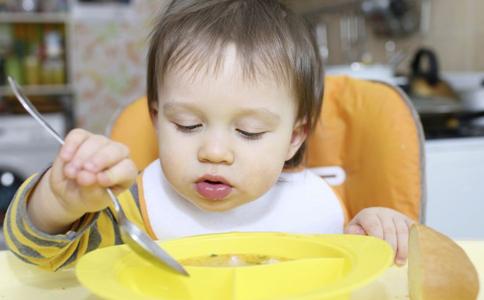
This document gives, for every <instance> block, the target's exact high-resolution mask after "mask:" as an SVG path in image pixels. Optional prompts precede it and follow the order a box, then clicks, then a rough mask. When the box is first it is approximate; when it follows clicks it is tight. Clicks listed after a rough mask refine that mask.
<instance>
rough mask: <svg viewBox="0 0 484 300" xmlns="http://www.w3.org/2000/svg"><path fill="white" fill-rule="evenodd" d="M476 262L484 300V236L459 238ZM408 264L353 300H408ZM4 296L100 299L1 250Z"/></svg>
mask: <svg viewBox="0 0 484 300" xmlns="http://www.w3.org/2000/svg"><path fill="white" fill-rule="evenodd" d="M458 243H459V244H460V245H461V246H462V248H463V249H464V250H465V251H466V252H467V254H468V255H469V257H470V259H471V260H472V261H473V263H474V265H475V266H476V268H477V270H478V272H479V276H480V286H481V292H480V294H479V297H478V299H480V300H484V292H483V291H482V289H483V287H484V240H483V241H459V242H458ZM407 282H408V281H407V267H406V266H404V267H400V268H398V267H391V268H389V269H388V270H387V271H386V272H385V273H384V274H383V275H382V276H381V277H380V278H378V279H377V280H375V281H373V282H372V283H371V284H369V285H368V286H366V287H363V288H361V289H359V290H357V291H355V292H354V293H353V295H352V297H351V300H374V299H380V300H387V299H388V300H390V299H391V300H405V299H408V290H407ZM0 299H2V300H3V299H16V300H17V299H19V300H22V299H29V300H30V299H37V300H42V299H49V300H51V299H69V300H78V299H79V300H81V299H82V300H94V299H99V298H97V297H96V296H94V295H92V294H91V293H90V292H89V291H88V290H87V289H85V288H84V287H82V286H81V285H80V284H79V282H78V281H77V279H76V277H75V274H74V270H72V269H71V270H65V271H60V272H56V273H51V272H46V271H42V270H39V269H36V268H35V267H33V266H30V265H28V264H25V263H23V262H21V261H20V260H19V259H18V258H16V257H15V256H14V255H13V254H11V253H9V252H7V251H0Z"/></svg>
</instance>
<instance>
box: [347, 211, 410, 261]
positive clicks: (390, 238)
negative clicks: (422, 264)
mask: <svg viewBox="0 0 484 300" xmlns="http://www.w3.org/2000/svg"><path fill="white" fill-rule="evenodd" d="M413 223H414V221H413V220H412V219H410V218H409V217H407V216H405V215H404V214H402V213H400V212H398V211H396V210H393V209H390V208H385V207H370V208H366V209H363V210H362V211H360V212H359V213H358V214H357V215H356V216H355V217H354V218H353V220H351V221H350V223H349V224H348V226H347V227H346V228H345V233H349V234H367V235H371V236H375V237H378V238H380V239H383V240H385V241H387V242H388V243H389V244H390V245H391V246H392V248H393V249H394V250H395V253H396V254H395V263H396V264H397V265H400V266H401V265H404V264H405V261H406V260H407V255H408V233H409V228H410V226H411V225H412V224H413Z"/></svg>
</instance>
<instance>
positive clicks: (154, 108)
mask: <svg viewBox="0 0 484 300" xmlns="http://www.w3.org/2000/svg"><path fill="white" fill-rule="evenodd" d="M149 111H150V118H151V123H152V124H153V127H155V129H156V131H158V111H159V110H158V103H153V102H151V103H150V104H149Z"/></svg>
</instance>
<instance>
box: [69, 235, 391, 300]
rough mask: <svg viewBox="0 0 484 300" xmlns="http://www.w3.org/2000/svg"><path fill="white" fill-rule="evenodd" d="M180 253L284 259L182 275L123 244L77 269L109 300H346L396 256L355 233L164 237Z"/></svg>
mask: <svg viewBox="0 0 484 300" xmlns="http://www.w3.org/2000/svg"><path fill="white" fill-rule="evenodd" d="M161 244H162V245H163V248H164V249H165V250H167V251H168V252H169V253H170V254H171V255H173V256H174V257H175V258H177V259H179V260H183V259H186V258H192V257H200V256H210V255H211V254H258V255H267V256H274V257H284V258H288V259H289V260H288V261H284V262H279V263H276V264H268V265H256V266H244V267H192V266H186V269H187V271H188V272H189V273H190V277H182V276H179V275H176V274H174V273H173V272H170V271H167V270H166V269H164V268H157V267H154V266H153V265H151V264H150V263H148V262H146V261H144V260H143V259H142V258H140V257H138V256H137V255H136V254H135V253H134V252H132V251H131V250H130V249H129V248H128V247H127V246H126V245H122V246H114V247H108V248H103V249H99V250H96V251H93V252H91V253H88V254H87V255H85V256H84V257H82V258H81V259H80V261H79V262H78V264H77V267H76V275H77V277H78V278H79V280H80V282H81V283H82V284H83V285H84V286H85V287H87V288H88V289H90V290H91V291H92V292H93V293H94V294H96V295H98V296H101V297H103V298H108V299H170V300H172V299H180V300H189V299H210V300H216V299H223V300H228V299H234V300H243V299H251V300H258V299H260V300H262V299H318V300H322V299H327V300H329V299H331V300H340V299H349V297H350V295H351V292H352V291H353V290H354V289H356V288H359V287H361V286H363V285H365V284H367V283H369V282H370V281H371V280H373V279H375V278H376V277H377V276H379V275H380V274H381V273H382V272H383V271H384V270H385V269H386V268H388V267H389V266H390V265H391V263H392V260H393V251H392V249H391V247H390V246H389V245H388V244H387V243H386V242H384V241H382V240H379V239H376V238H373V237H367V236H354V235H294V234H282V233H225V234H211V235H201V236H195V237H188V238H183V239H178V240H171V241H167V242H163V243H161Z"/></svg>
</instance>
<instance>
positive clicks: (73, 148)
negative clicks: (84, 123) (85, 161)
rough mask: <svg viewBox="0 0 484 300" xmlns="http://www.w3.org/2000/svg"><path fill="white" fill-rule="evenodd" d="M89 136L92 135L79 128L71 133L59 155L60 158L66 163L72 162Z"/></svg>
mask: <svg viewBox="0 0 484 300" xmlns="http://www.w3.org/2000/svg"><path fill="white" fill-rule="evenodd" d="M89 136H91V133H89V132H88V131H86V130H84V129H79V128H77V129H73V130H72V131H71V132H69V134H68V135H67V136H66V138H65V140H64V145H63V146H62V148H61V151H60V153H59V156H60V158H61V159H62V160H63V161H64V162H68V161H70V160H71V159H72V158H73V157H74V155H75V154H76V152H77V149H78V148H79V147H80V145H82V143H84V141H86V140H87V139H88V138H89Z"/></svg>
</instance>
